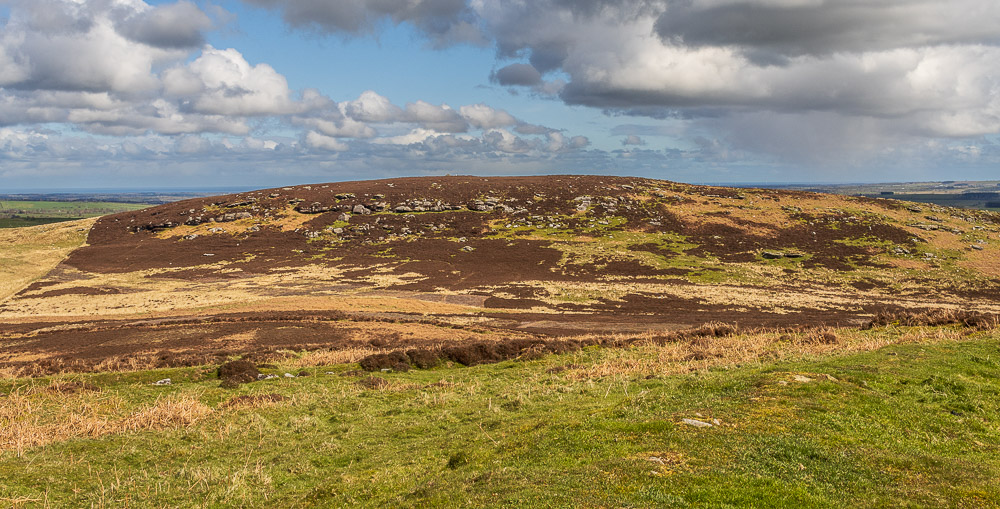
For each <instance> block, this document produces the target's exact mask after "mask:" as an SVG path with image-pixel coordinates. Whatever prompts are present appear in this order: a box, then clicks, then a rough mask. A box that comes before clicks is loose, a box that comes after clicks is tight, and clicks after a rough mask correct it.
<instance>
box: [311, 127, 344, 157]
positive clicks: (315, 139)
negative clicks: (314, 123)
mask: <svg viewBox="0 0 1000 509" xmlns="http://www.w3.org/2000/svg"><path fill="white" fill-rule="evenodd" d="M306 145H309V146H310V147H312V148H318V149H320V150H329V151H331V152H343V151H345V150H348V149H350V147H349V146H347V144H346V143H344V142H342V141H340V140H338V139H337V138H332V137H330V136H324V135H322V134H320V133H317V132H316V131H309V132H308V133H306Z"/></svg>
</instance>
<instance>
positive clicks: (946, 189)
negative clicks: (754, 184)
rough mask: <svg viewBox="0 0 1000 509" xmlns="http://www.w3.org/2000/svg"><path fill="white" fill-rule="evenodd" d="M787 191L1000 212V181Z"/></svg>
mask: <svg viewBox="0 0 1000 509" xmlns="http://www.w3.org/2000/svg"><path fill="white" fill-rule="evenodd" d="M786 189H800V190H809V191H814V192H822V193H836V194H846V195H852V196H867V197H872V198H894V199H897V200H906V201H913V202H920V203H933V204H935V205H941V206H945V207H962V208H970V209H985V210H992V211H1000V181H996V180H979V181H972V180H970V181H954V180H948V181H942V182H898V183H886V184H837V185H819V186H788V187H786Z"/></svg>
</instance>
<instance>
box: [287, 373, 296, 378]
mask: <svg viewBox="0 0 1000 509" xmlns="http://www.w3.org/2000/svg"><path fill="white" fill-rule="evenodd" d="M285 378H295V375H293V374H291V373H285Z"/></svg>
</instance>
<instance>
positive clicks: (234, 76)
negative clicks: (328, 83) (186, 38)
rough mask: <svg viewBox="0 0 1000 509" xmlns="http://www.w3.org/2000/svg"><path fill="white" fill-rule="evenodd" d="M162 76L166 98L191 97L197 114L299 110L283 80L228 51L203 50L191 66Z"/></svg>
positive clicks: (240, 113)
mask: <svg viewBox="0 0 1000 509" xmlns="http://www.w3.org/2000/svg"><path fill="white" fill-rule="evenodd" d="M164 74H165V76H164V82H165V85H166V88H165V90H166V92H167V94H168V95H177V96H181V97H185V96H188V97H191V101H192V102H191V107H192V109H193V110H194V111H196V112H198V113H207V114H215V115H237V116H254V115H284V114H291V113H298V112H300V111H302V109H303V105H302V104H300V103H297V102H296V101H293V100H292V98H291V90H289V88H288V81H287V80H286V79H285V77H284V76H282V75H281V74H279V73H278V72H277V71H275V70H274V68H272V67H271V66H270V65H267V64H263V63H262V64H257V65H250V64H249V63H248V62H247V61H246V59H244V58H243V55H241V54H240V52H239V51H236V50H235V49H232V48H229V49H225V50H219V49H215V48H213V47H211V46H206V47H205V48H204V49H202V51H201V56H199V57H198V58H197V59H195V61H194V62H191V63H190V64H188V65H186V66H182V67H174V68H172V69H170V70H168V71H167V72H165V73H164ZM196 85H197V86H196Z"/></svg>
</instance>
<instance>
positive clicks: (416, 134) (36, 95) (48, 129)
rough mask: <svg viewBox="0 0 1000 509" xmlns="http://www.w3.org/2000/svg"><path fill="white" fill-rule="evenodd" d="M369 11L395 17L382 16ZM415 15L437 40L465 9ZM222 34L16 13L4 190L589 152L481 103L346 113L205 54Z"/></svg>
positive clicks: (184, 9)
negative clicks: (29, 178)
mask: <svg viewBox="0 0 1000 509" xmlns="http://www.w3.org/2000/svg"><path fill="white" fill-rule="evenodd" d="M320 4H323V5H329V3H326V2H322V3H317V5H320ZM376 4H377V5H376ZM338 5H340V6H341V7H343V8H344V9H348V10H350V9H355V8H361V6H362V3H357V4H349V3H343V4H339V3H338ZM372 5H376V7H378V9H382V10H379V11H378V12H380V13H382V14H378V15H379V16H381V15H388V14H386V13H387V12H388V11H387V10H386V9H388V7H387V5H388V4H387V3H385V2H382V3H379V2H374V3H373V4H372ZM406 5H409V10H408V11H406V12H407V14H405V15H404V14H399V15H398V16H395V15H393V16H390V17H392V18H393V19H394V20H396V21H397V22H400V21H402V20H407V21H410V22H414V23H426V24H428V27H430V26H432V25H433V26H435V27H436V26H438V25H436V24H435V23H436V22H437V21H436V20H438V18H439V17H440V16H445V17H448V16H454V15H458V14H460V12H459V11H462V10H463V9H465V7H463V6H462V4H461V3H459V4H458V7H461V9H457V10H456V11H455V12H452V11H453V9H452V7H454V6H455V5H454V2H450V3H449V2H436V3H435V2H431V3H426V4H419V5H417V4H412V2H410V3H407V4H406ZM379 6H380V7H379ZM300 7H302V8H306V7H308V6H306V5H305V4H303V5H302V6H300ZM292 14H294V13H292ZM292 14H289V15H290V16H291V15H292ZM376 18H377V16H376ZM319 19H321V20H323V19H327V18H319ZM365 19H367V18H365ZM372 19H375V18H372ZM442 19H443V18H442ZM328 21H329V22H330V23H331V24H333V21H332V20H328ZM355 21H356V22H352V23H354V24H350V23H348V24H333V25H331V26H337V27H338V29H343V30H362V29H364V28H365V27H366V26H367V25H365V23H374V22H375V21H372V20H368V21H364V20H362V19H360V18H359V19H358V20H355ZM218 23H219V21H218V20H217V19H215V18H213V16H211V15H210V14H209V13H208V12H206V11H203V10H202V9H200V8H199V7H198V6H196V5H195V4H193V3H190V2H187V1H179V2H175V3H167V4H162V5H158V6H155V7H154V6H151V5H149V4H146V3H145V2H143V1H141V0H121V1H118V2H108V1H105V0H33V1H19V2H14V3H13V4H12V7H11V16H10V19H9V20H7V22H6V25H5V26H3V30H2V32H0V129H3V131H0V134H2V137H0V140H2V143H0V150H3V152H2V154H0V162H3V166H2V167H0V177H2V176H4V175H9V174H12V173H11V172H14V173H17V171H15V170H14V169H15V168H18V167H20V168H29V167H35V168H37V167H40V166H43V165H44V164H46V163H47V162H48V163H51V162H52V160H53V159H54V158H59V159H60V160H61V161H63V162H64V163H65V162H66V161H74V160H75V161H79V163H80V164H87V163H88V162H89V163H90V164H93V163H94V161H93V160H94V159H99V158H112V159H121V158H127V159H129V160H143V158H145V159H148V160H162V162H163V163H164V164H168V163H169V161H168V158H169V157H170V156H177V155H181V156H184V157H196V156H201V157H208V158H210V157H214V156H217V155H219V154H223V153H225V154H233V153H241V154H242V153H249V152H260V153H271V154H278V156H276V157H279V159H283V160H285V161H288V162H295V161H296V159H295V158H299V159H298V161H300V162H297V163H295V164H312V163H314V162H315V161H312V160H310V159H309V158H310V157H312V156H320V155H321V156H322V157H326V158H328V159H331V158H332V159H336V158H344V159H351V158H353V159H355V160H357V157H356V156H359V155H364V156H371V155H372V154H373V153H374V152H379V153H380V154H385V155H392V156H393V157H397V158H400V159H401V160H405V161H411V160H413V159H414V158H416V157H423V156H425V155H427V154H433V155H435V156H437V157H441V158H443V157H453V158H454V159H455V160H456V161H464V162H465V163H466V164H468V163H469V162H470V161H471V162H474V161H476V160H484V159H495V158H503V157H507V156H511V155H517V156H531V157H533V158H536V159H546V158H549V157H551V156H552V155H554V154H563V153H566V152H568V151H571V150H579V149H583V148H584V147H586V146H587V145H588V143H589V142H588V141H587V140H586V139H585V138H582V137H564V136H563V135H562V134H560V133H558V131H557V130H555V129H550V128H546V127H543V126H535V125H531V124H527V123H525V122H523V121H521V120H519V119H517V118H515V117H514V116H513V115H511V114H510V113H508V112H506V111H503V110H500V109H496V108H493V107H491V106H488V105H486V104H469V105H461V106H457V107H452V106H451V105H448V104H432V103H429V102H426V101H419V100H418V101H414V102H411V103H408V104H403V105H396V104H393V103H392V102H391V101H390V99H388V98H387V97H383V96H381V95H379V94H378V93H377V92H375V91H372V90H369V91H365V92H364V93H362V94H361V95H360V96H359V97H357V98H355V99H349V100H346V101H342V102H338V101H335V100H334V99H332V98H329V97H327V96H325V95H323V94H321V93H320V92H318V91H317V90H314V89H305V90H293V89H291V88H290V87H289V84H288V81H287V79H286V78H285V77H284V76H283V75H282V74H281V73H279V72H278V71H276V70H275V69H274V68H273V67H271V66H270V65H268V64H267V63H257V64H252V63H250V62H248V61H247V60H246V59H245V58H244V56H243V55H242V54H241V53H240V52H239V51H238V50H236V49H233V48H225V49H223V48H215V47H213V46H211V45H208V44H205V33H206V31H208V30H212V29H214V28H215V27H216V26H217V24H218ZM345 23H347V22H346V21H345ZM453 28H454V27H453ZM428 30H429V28H428ZM442 34H443V33H441V34H438V35H439V36H442V37H443V35H442ZM289 132H293V133H294V132H298V135H294V134H293V135H291V136H289V134H288V133H289ZM277 133H281V134H280V135H279V134H277ZM391 147H397V148H391ZM345 152H351V154H344V153H345ZM60 164H62V163H60ZM400 166H402V165H400ZM18 171H20V170H18Z"/></svg>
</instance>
